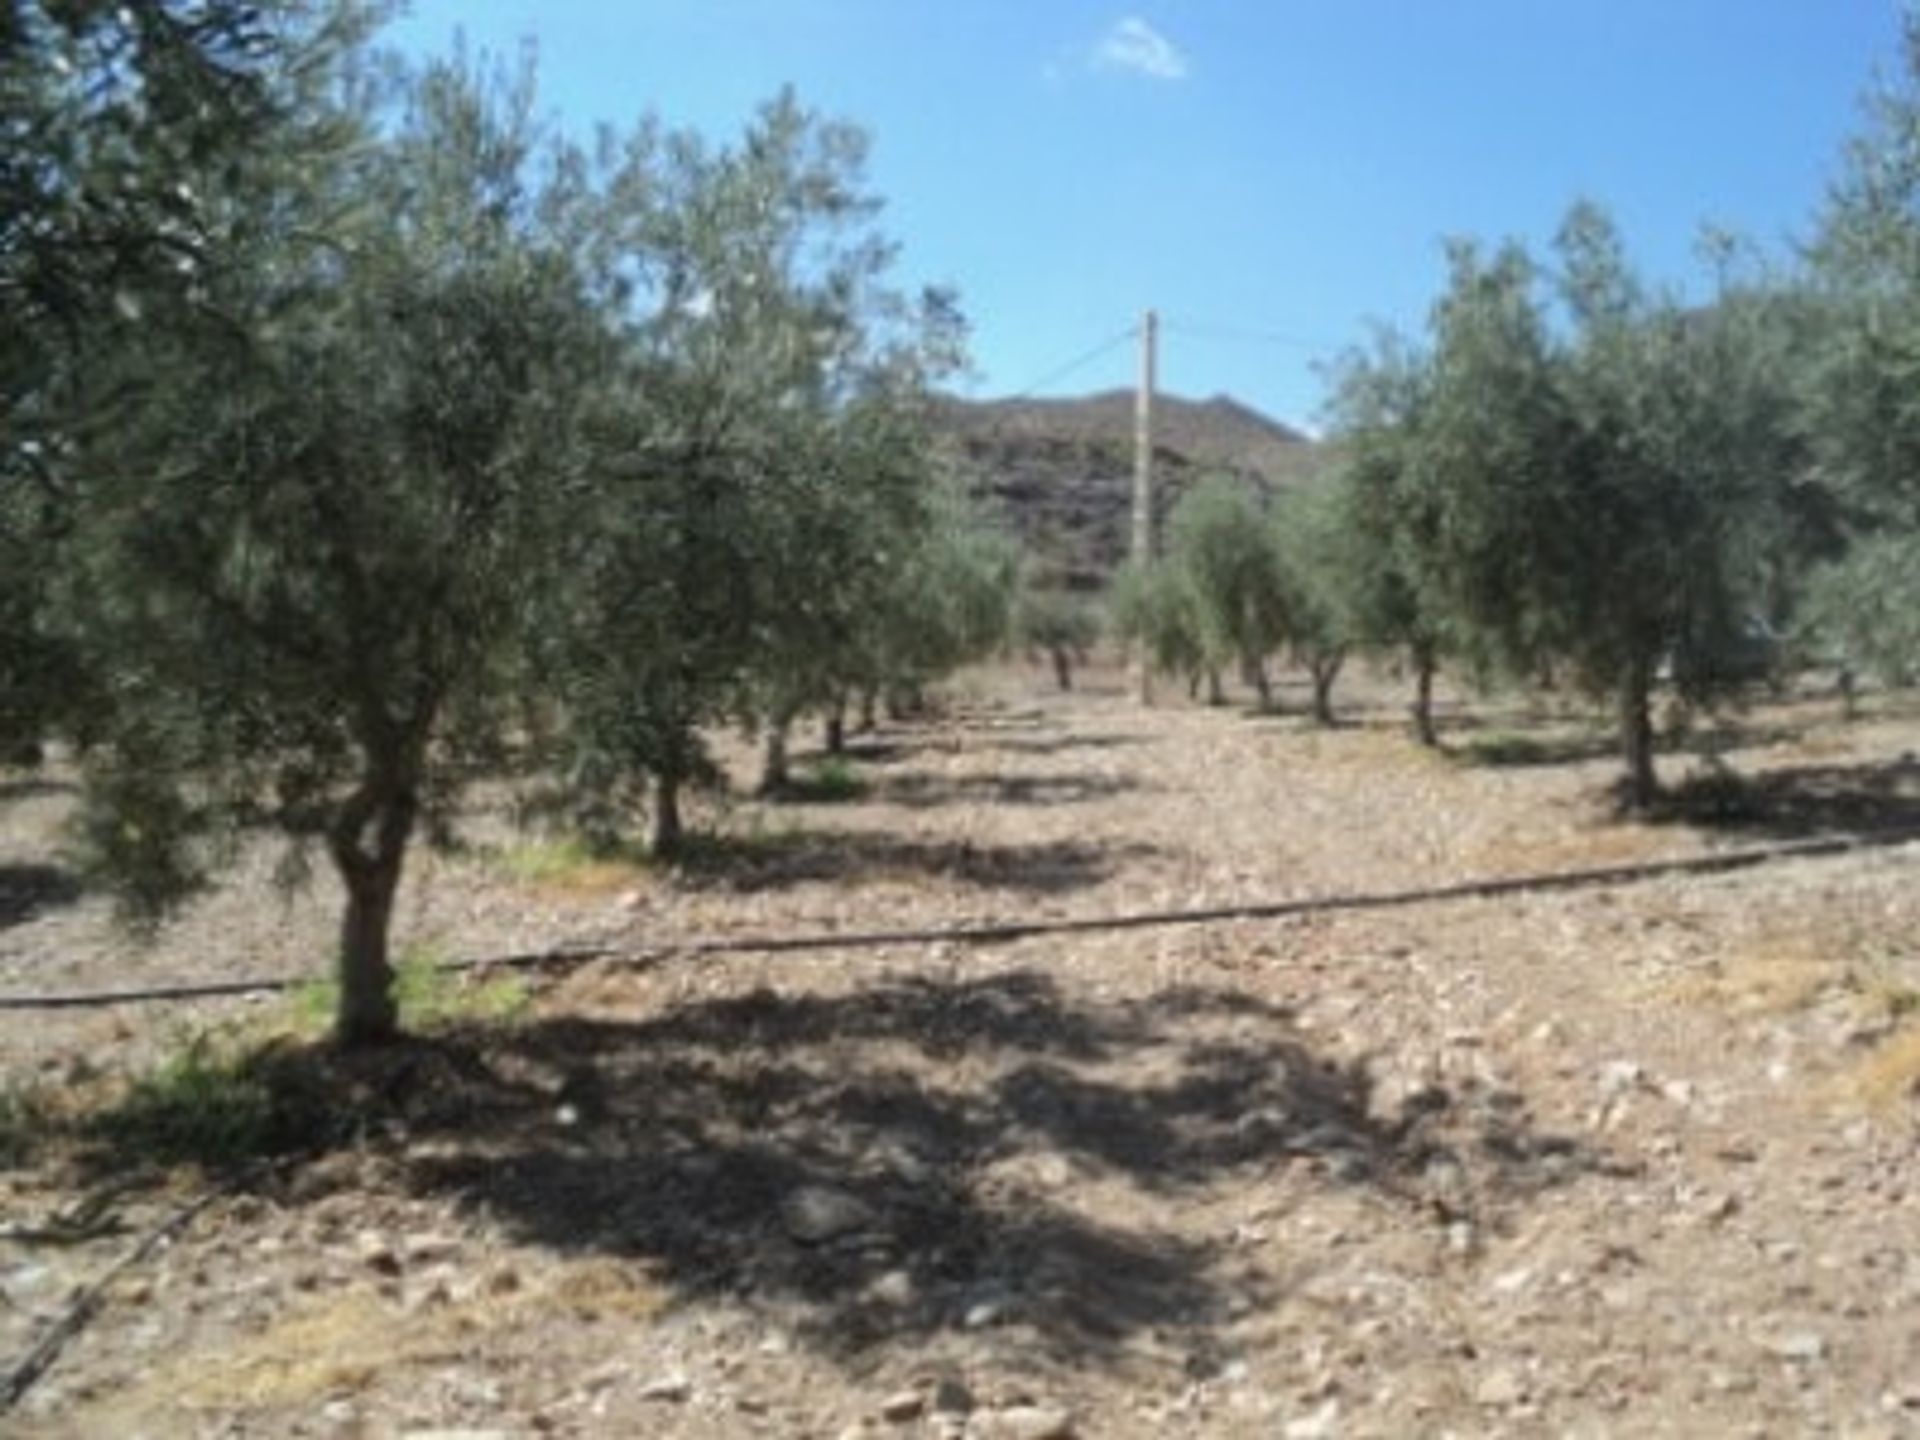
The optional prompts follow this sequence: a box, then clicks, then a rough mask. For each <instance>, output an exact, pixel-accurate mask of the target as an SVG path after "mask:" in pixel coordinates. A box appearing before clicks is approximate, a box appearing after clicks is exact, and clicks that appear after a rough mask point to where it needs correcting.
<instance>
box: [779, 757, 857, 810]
mask: <svg viewBox="0 0 1920 1440" xmlns="http://www.w3.org/2000/svg"><path fill="white" fill-rule="evenodd" d="M866 793H867V782H866V780H865V778H864V777H863V776H862V775H861V774H860V772H859V771H858V770H856V769H854V767H853V762H852V761H851V760H848V759H847V758H846V757H845V756H844V755H828V756H826V757H824V758H823V759H820V760H817V761H815V762H814V764H813V766H812V768H811V769H809V770H808V772H807V773H806V774H805V775H800V776H796V777H794V778H793V779H791V780H789V781H788V782H787V783H786V785H785V786H784V787H783V789H782V791H781V794H782V796H783V798H785V799H788V800H803V801H807V802H809V803H811V804H815V805H844V804H846V803H847V802H848V801H852V800H858V799H860V798H861V797H862V796H863V795H865V794H866Z"/></svg>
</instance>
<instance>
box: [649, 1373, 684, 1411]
mask: <svg viewBox="0 0 1920 1440" xmlns="http://www.w3.org/2000/svg"><path fill="white" fill-rule="evenodd" d="M692 1394H693V1382H692V1381H691V1380H689V1379H688V1378H687V1377H686V1376H684V1375H681V1374H678V1373H675V1374H672V1375H662V1376H660V1377H659V1378H658V1379H657V1380H649V1381H648V1382H647V1383H646V1384H645V1385H642V1386H641V1387H640V1398H641V1399H642V1400H658V1401H660V1402H661V1403H662V1404H669V1405H678V1404H680V1403H681V1402H683V1401H685V1400H687V1399H688V1398H689V1397H691V1396H692Z"/></svg>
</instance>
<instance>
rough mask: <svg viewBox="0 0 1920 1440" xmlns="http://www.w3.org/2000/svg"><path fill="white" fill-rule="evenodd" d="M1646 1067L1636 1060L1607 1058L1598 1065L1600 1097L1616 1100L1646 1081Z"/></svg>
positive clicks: (1604, 1099) (1605, 1099)
mask: <svg viewBox="0 0 1920 1440" xmlns="http://www.w3.org/2000/svg"><path fill="white" fill-rule="evenodd" d="M1646 1079H1647V1071H1646V1067H1645V1066H1643V1065H1641V1064H1640V1062H1639V1061H1637V1060H1609V1061H1608V1062H1607V1063H1606V1064H1604V1065H1602V1066H1601V1067H1600V1098H1601V1100H1603V1101H1607V1100H1618V1099H1619V1098H1620V1097H1621V1096H1623V1095H1626V1094H1629V1093H1631V1092H1632V1091H1634V1090H1638V1089H1639V1088H1640V1087H1641V1086H1642V1085H1644V1084H1645V1083H1646Z"/></svg>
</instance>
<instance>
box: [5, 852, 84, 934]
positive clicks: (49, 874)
mask: <svg viewBox="0 0 1920 1440" xmlns="http://www.w3.org/2000/svg"><path fill="white" fill-rule="evenodd" d="M82 893H83V892H82V889H81V885H80V882H79V880H78V879H77V878H75V877H74V875H73V874H72V873H71V872H69V871H67V870H63V869H61V868H60V867H59V866H57V865H39V864H24V865H21V864H10V863H5V862H0V930H5V929H8V928H9V927H11V926H14V925H24V924H26V923H27V922H28V921H29V920H31V919H33V918H34V917H35V916H36V915H38V914H40V913H41V912H42V911H44V910H49V909H52V908H53V907H55V906H60V905H72V904H73V903H75V902H76V901H77V900H79V899H80V897H81V894H82Z"/></svg>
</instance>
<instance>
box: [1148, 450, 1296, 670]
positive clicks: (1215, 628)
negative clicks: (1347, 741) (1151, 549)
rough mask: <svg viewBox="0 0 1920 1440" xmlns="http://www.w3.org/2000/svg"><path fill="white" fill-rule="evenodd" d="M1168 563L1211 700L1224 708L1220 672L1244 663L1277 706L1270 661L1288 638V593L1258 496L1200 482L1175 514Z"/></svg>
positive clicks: (1215, 481)
mask: <svg viewBox="0 0 1920 1440" xmlns="http://www.w3.org/2000/svg"><path fill="white" fill-rule="evenodd" d="M1165 563H1166V564H1167V565H1168V566H1169V567H1170V568H1171V569H1173V570H1174V571H1176V572H1178V573H1179V574H1180V575H1181V576H1182V577H1183V578H1184V584H1185V588H1186V591H1187V594H1188V595H1189V597H1190V603H1191V605H1192V614H1193V620H1194V623H1195V626H1196V638H1197V640H1198V642H1199V647H1200V650H1201V653H1202V657H1203V663H1204V666H1205V670H1206V674H1207V677H1208V682H1207V683H1208V700H1209V702H1210V703H1214V704H1219V703H1221V701H1222V699H1223V697H1222V695H1221V692H1220V681H1219V676H1220V672H1221V671H1222V670H1223V669H1225V668H1226V667H1228V666H1237V667H1238V668H1239V669H1240V671H1241V673H1242V674H1244V675H1245V676H1246V677H1247V678H1248V680H1249V681H1250V682H1251V683H1252V684H1253V686H1254V688H1255V689H1256V690H1257V691H1258V692H1259V696H1260V703H1261V705H1262V706H1266V705H1270V704H1271V703H1272V701H1273V690H1272V685H1271V683H1270V681H1269V680H1268V677H1267V657H1268V656H1269V655H1271V654H1272V653H1273V652H1274V650H1275V649H1277V648H1278V647H1279V645H1280V643H1281V641H1282V640H1283V639H1284V637H1285V635H1286V633H1287V615H1286V592H1285V587H1284V583H1283V580H1282V576H1281V574H1280V564H1279V558H1278V556H1277V555H1276V553H1275V550H1274V545H1273V532H1272V528H1271V526H1270V525H1269V523H1268V517H1267V516H1266V514H1265V513H1264V511H1263V508H1262V506H1261V505H1260V503H1259V501H1258V499H1257V498H1256V497H1255V496H1254V495H1253V494H1252V493H1250V491H1249V490H1248V488H1247V487H1246V485H1244V484H1243V483H1241V482H1238V481H1236V480H1233V479H1231V478H1229V477H1227V476H1213V477H1210V478H1208V479H1206V480H1203V481H1201V482H1200V484H1199V485H1197V486H1195V487H1194V488H1193V489H1192V490H1190V491H1188V492H1187V493H1186V494H1185V495H1183V496H1182V497H1181V498H1180V500H1179V502H1178V503H1177V504H1176V505H1175V506H1174V508H1173V513H1172V514H1171V515H1170V516H1169V517H1168V521H1167V556H1166V562H1165Z"/></svg>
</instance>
